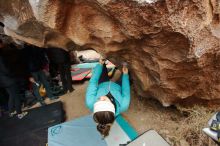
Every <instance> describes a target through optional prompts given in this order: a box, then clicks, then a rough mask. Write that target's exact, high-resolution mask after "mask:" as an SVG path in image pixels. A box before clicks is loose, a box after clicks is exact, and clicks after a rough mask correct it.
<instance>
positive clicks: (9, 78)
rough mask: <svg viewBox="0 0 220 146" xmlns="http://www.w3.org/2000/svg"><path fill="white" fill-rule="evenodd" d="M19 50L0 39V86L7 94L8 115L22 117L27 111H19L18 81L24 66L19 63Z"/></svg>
mask: <svg viewBox="0 0 220 146" xmlns="http://www.w3.org/2000/svg"><path fill="white" fill-rule="evenodd" d="M20 60H21V58H20V57H19V50H17V49H16V48H15V46H14V47H9V46H5V45H4V44H3V42H2V41H1V40H0V87H1V88H5V89H6V91H7V93H8V94H9V101H8V107H9V116H10V117H12V116H14V115H17V117H18V118H19V119H22V118H23V117H24V116H26V115H27V112H22V111H21V99H22V97H21V94H20V90H19V89H20V86H19V84H18V81H19V80H20V79H21V78H23V77H24V76H23V75H24V74H23V73H24V72H25V68H23V66H22V63H20Z"/></svg>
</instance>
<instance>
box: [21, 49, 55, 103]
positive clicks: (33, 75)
mask: <svg viewBox="0 0 220 146" xmlns="http://www.w3.org/2000/svg"><path fill="white" fill-rule="evenodd" d="M24 50H25V51H24V52H25V54H26V55H25V56H26V60H27V62H28V70H29V73H30V77H29V81H30V82H31V83H33V90H34V94H35V96H36V97H37V99H38V101H39V102H40V103H41V105H45V103H44V100H43V97H41V95H40V93H39V88H40V85H41V84H43V86H44V87H45V89H46V94H47V96H48V97H49V99H50V100H54V99H58V97H57V96H54V95H53V94H52V91H51V88H50V84H49V82H48V81H47V77H46V74H45V72H46V71H45V70H44V67H45V66H46V65H47V64H48V60H47V58H46V54H45V52H44V49H42V48H38V47H35V46H31V45H26V46H25V47H24Z"/></svg>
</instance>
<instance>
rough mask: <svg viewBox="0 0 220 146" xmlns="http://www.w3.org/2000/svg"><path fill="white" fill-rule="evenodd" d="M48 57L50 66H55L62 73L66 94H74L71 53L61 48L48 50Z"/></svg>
mask: <svg viewBox="0 0 220 146" xmlns="http://www.w3.org/2000/svg"><path fill="white" fill-rule="evenodd" d="M47 55H48V58H49V61H50V64H54V65H55V66H56V67H57V69H58V71H59V73H60V77H61V81H62V86H63V91H64V93H67V92H73V91H74V88H73V87H72V77H71V72H70V69H71V60H70V54H69V52H67V51H65V50H63V49H61V48H48V49H47Z"/></svg>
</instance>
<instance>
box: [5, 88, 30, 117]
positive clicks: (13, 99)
mask: <svg viewBox="0 0 220 146" xmlns="http://www.w3.org/2000/svg"><path fill="white" fill-rule="evenodd" d="M6 91H7V92H8V94H9V104H8V106H9V113H10V114H9V115H10V116H13V115H15V114H17V116H18V118H19V119H22V118H23V117H24V116H25V115H27V112H22V111H21V97H20V93H19V87H18V86H17V84H13V85H11V86H9V87H8V88H6ZM14 107H15V111H16V112H15V111H14Z"/></svg>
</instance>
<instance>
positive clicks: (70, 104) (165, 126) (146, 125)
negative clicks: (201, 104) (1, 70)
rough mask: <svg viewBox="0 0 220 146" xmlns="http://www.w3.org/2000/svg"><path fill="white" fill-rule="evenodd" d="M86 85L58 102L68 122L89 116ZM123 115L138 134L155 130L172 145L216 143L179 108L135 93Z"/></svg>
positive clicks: (203, 145) (188, 145) (86, 82)
mask: <svg viewBox="0 0 220 146" xmlns="http://www.w3.org/2000/svg"><path fill="white" fill-rule="evenodd" d="M87 85H88V81H85V82H84V83H77V84H73V86H74V88H75V90H74V92H72V93H69V94H66V95H63V96H61V97H60V99H59V100H61V101H62V102H63V105H64V110H65V112H66V121H69V120H72V119H75V118H78V117H81V116H84V115H88V114H90V112H89V110H88V109H87V108H86V106H85V93H86V87H87ZM46 103H50V101H49V100H48V99H47V100H46ZM36 106H39V105H36ZM122 115H123V117H124V118H125V119H126V120H127V121H128V122H129V123H130V124H131V125H132V126H133V127H134V128H135V129H136V130H137V132H138V133H139V134H141V133H143V132H145V131H147V130H149V129H155V130H156V131H158V132H159V133H160V134H161V135H162V136H163V137H164V138H165V139H166V140H167V141H168V142H169V143H170V144H171V146H215V144H214V142H212V140H210V139H208V137H207V136H206V135H205V134H203V133H202V132H201V129H199V132H197V131H195V132H194V131H193V130H194V129H193V128H191V127H190V126H189V125H191V124H192V126H193V127H195V125H196V124H197V122H195V121H189V122H188V123H189V124H187V122H186V121H187V120H186V119H187V118H186V116H185V115H184V114H182V113H180V111H179V110H178V109H177V108H176V107H174V106H173V107H168V108H165V107H163V106H162V105H161V104H160V103H159V102H157V101H155V100H152V99H145V98H140V97H138V96H136V95H134V93H133V91H132V98H131V104H130V107H129V110H128V111H127V112H125V113H123V114H122ZM202 118H203V117H202ZM206 118H207V120H208V119H209V118H210V117H209V116H208V117H206ZM203 119H204V118H203ZM207 120H206V119H204V120H203V121H201V123H202V126H204V125H206V122H207ZM184 124H187V125H184ZM197 125H198V124H197ZM197 125H196V126H197ZM199 126H200V127H199V128H202V127H201V125H199ZM197 127H198V126H197ZM184 130H185V131H184ZM187 132H189V136H187ZM198 133H199V134H198ZM201 135H202V138H201ZM187 138H188V139H187ZM191 138H192V139H196V142H195V143H194V144H193V143H190V142H188V141H192V140H191ZM200 139H202V140H200ZM204 140H205V141H206V142H205V143H204V142H203V141H204Z"/></svg>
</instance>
